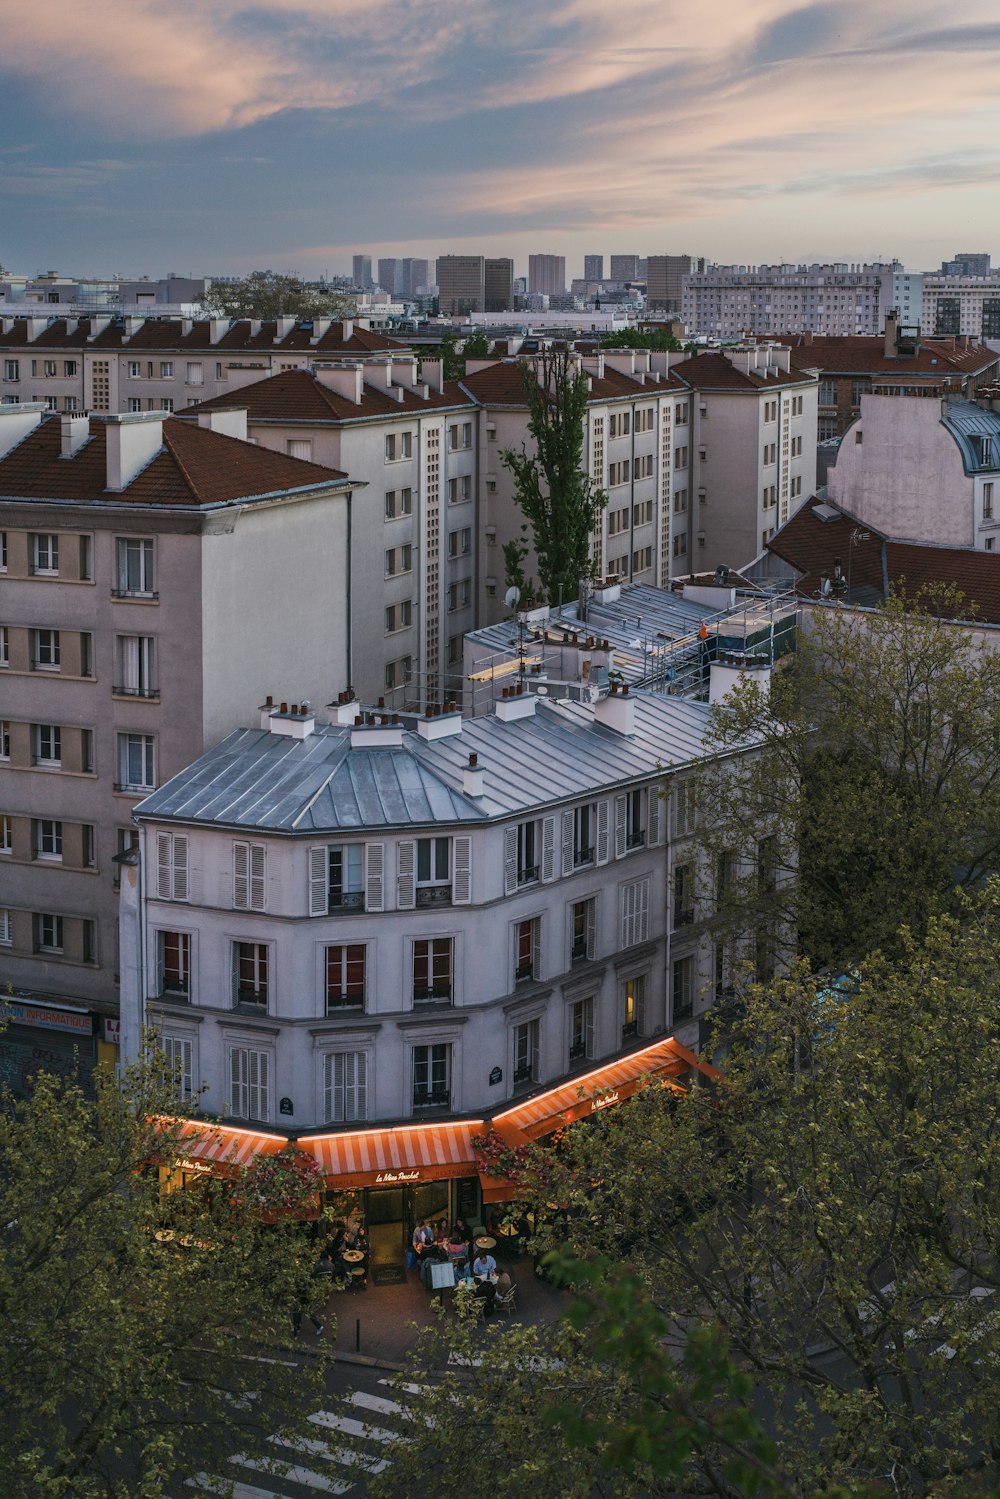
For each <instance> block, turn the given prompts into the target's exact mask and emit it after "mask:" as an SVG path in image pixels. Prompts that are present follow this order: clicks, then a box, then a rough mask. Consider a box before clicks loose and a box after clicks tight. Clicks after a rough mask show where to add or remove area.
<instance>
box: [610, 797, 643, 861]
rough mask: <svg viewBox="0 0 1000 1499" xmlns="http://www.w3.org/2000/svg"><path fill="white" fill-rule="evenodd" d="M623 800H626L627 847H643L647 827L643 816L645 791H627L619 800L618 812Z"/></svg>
mask: <svg viewBox="0 0 1000 1499" xmlns="http://www.w3.org/2000/svg"><path fill="white" fill-rule="evenodd" d="M621 800H624V802H625V809H624V816H625V847H626V848H627V849H629V848H643V847H644V846H645V843H646V829H645V826H644V824H643V817H642V812H643V793H642V791H640V790H635V791H628V792H626V793H625V796H624V798H621V799H619V800H618V802H617V805H616V812H617V811H618V808H619V807H620V805H621ZM616 837H617V829H616Z"/></svg>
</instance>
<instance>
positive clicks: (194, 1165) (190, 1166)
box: [163, 1119, 288, 1176]
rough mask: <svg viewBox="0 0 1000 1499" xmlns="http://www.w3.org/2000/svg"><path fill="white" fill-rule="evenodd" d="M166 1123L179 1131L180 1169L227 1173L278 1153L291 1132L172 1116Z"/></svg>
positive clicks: (175, 1163) (177, 1162)
mask: <svg viewBox="0 0 1000 1499" xmlns="http://www.w3.org/2000/svg"><path fill="white" fill-rule="evenodd" d="M164 1126H165V1128H168V1129H173V1130H175V1131H176V1151H175V1155H174V1159H173V1161H172V1165H173V1167H174V1169H176V1170H179V1171H213V1172H216V1173H218V1174H219V1175H221V1176H226V1175H229V1174H231V1173H233V1172H236V1171H238V1170H239V1169H240V1168H241V1167H244V1166H251V1165H252V1164H253V1162H254V1161H255V1160H257V1159H258V1158H259V1157H260V1156H271V1155H277V1154H278V1153H279V1152H280V1151H282V1150H284V1149H285V1148H286V1147H287V1145H288V1137H287V1135H270V1134H266V1133H264V1132H263V1131H261V1130H253V1129H241V1128H239V1126H238V1125H232V1124H213V1123H211V1121H209V1120H202V1119H170V1120H164ZM163 1164H166V1162H164V1163H163Z"/></svg>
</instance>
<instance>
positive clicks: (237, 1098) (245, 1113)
mask: <svg viewBox="0 0 1000 1499" xmlns="http://www.w3.org/2000/svg"><path fill="white" fill-rule="evenodd" d="M270 1072H271V1058H270V1055H269V1053H268V1052H266V1051H251V1050H250V1048H249V1047H245V1046H234V1047H233V1048H232V1050H231V1051H230V1053H229V1112H230V1113H231V1114H235V1115H236V1117H237V1118H238V1119H259V1120H260V1121H261V1122H262V1123H263V1124H266V1123H267V1122H268V1121H269V1120H270V1117H271V1081H270Z"/></svg>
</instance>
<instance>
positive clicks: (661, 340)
mask: <svg viewBox="0 0 1000 1499" xmlns="http://www.w3.org/2000/svg"><path fill="white" fill-rule="evenodd" d="M601 348H602V349H654V350H661V351H662V350H669V351H670V352H671V353H675V354H678V353H680V352H681V351H683V352H685V353H687V354H693V353H696V352H697V349H698V345H697V344H694V343H686V344H684V343H681V341H680V339H679V338H675V337H674V335H673V334H672V333H668V332H667V331H666V329H665V328H649V329H646V330H645V331H642V332H640V330H639V329H638V328H622V329H620V330H619V331H618V332H617V333H606V334H605V335H604V337H603V338H602V339H601Z"/></svg>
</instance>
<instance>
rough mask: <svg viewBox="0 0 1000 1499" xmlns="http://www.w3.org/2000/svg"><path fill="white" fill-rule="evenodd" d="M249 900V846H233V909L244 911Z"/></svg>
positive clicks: (235, 844) (240, 844)
mask: <svg viewBox="0 0 1000 1499" xmlns="http://www.w3.org/2000/svg"><path fill="white" fill-rule="evenodd" d="M249 900H250V845H249V843H234V844H233V907H234V909H235V910H237V911H246V910H247V909H248V908H249Z"/></svg>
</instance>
